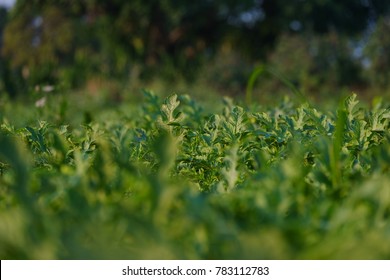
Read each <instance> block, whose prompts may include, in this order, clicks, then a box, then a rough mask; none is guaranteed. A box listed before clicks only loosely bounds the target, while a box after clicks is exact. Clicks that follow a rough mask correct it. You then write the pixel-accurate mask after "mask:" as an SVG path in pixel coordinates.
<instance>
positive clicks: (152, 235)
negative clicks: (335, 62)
mask: <svg viewBox="0 0 390 280" xmlns="http://www.w3.org/2000/svg"><path fill="white" fill-rule="evenodd" d="M96 100H100V101H99V102H100V103H99V102H94V99H93V98H91V97H87V98H86V97H80V96H67V97H66V98H65V97H64V96H62V95H55V94H47V95H46V97H45V99H41V100H40V102H37V103H36V104H35V106H34V105H33V104H32V103H31V102H30V103H29V102H24V103H20V102H19V103H12V102H10V101H9V100H8V99H7V98H2V99H1V101H0V123H1V127H0V221H1V222H0V258H1V259H9V258H12V259H14V258H15V259H85V258H88V259H89V258H91V259H95V258H97V259H101V258H103V259H107V258H108V259H111V258H114V259H117V258H126V259H132V258H137V259H138V258H141V259H144V258H145V259H156V258H164V259H165V258H168V259H171V258H172V259H215V258H217V259H242V258H245V259H252V258H271V259H280V258H282V259H313V258H314V259H340V258H341V259H343V258H345V259H355V258H358V259H361V258H363V259H389V258H390V223H389V219H390V175H389V174H390V172H389V167H390V145H389V140H390V134H389V128H390V109H389V105H388V104H386V103H383V102H381V100H380V99H375V100H374V101H373V102H372V105H371V106H366V105H364V104H363V105H362V104H361V103H359V101H358V100H357V97H356V95H351V96H349V97H347V98H345V99H344V100H342V102H340V105H339V107H338V108H337V109H334V110H331V111H329V112H323V111H321V110H320V109H321V108H317V109H316V108H315V107H313V105H311V104H309V103H308V102H305V101H302V102H294V101H291V100H289V99H288V98H286V99H284V100H283V101H282V102H280V103H279V105H277V106H272V107H267V106H261V105H259V104H255V103H253V104H251V105H250V106H246V105H243V104H241V105H239V104H236V103H235V102H233V101H232V100H231V99H228V98H226V99H223V102H220V103H219V104H220V105H216V106H214V107H212V108H205V107H204V106H202V105H201V104H200V103H199V102H196V101H194V100H193V99H191V98H190V97H189V96H186V95H183V96H177V95H171V96H169V97H167V98H165V99H161V98H160V97H158V96H156V95H154V94H153V93H151V92H149V91H145V92H144V97H143V100H142V102H141V103H140V104H141V105H142V106H138V107H137V106H136V105H134V104H135V103H133V102H123V103H120V104H111V105H112V106H110V103H109V102H107V101H105V100H101V97H100V99H96ZM84 102H88V106H86V104H85V103H84Z"/></svg>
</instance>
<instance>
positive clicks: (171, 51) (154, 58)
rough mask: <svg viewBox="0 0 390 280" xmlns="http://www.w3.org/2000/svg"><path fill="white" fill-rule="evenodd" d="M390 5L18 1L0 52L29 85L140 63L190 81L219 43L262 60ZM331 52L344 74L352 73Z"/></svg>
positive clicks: (111, 72) (118, 73) (353, 32)
mask: <svg viewBox="0 0 390 280" xmlns="http://www.w3.org/2000/svg"><path fill="white" fill-rule="evenodd" d="M389 7H390V1H381V0H362V1H356V0H345V1H338V2H336V1H331V0H313V1H305V0H293V1H291V0H289V1H287V0H241V1H239V0H199V1H188V0H163V1H158V0H149V1H143V0H132V1H121V0H113V1H103V0H74V1H65V0H57V1H54V0H30V1H27V0H18V1H17V3H16V5H15V7H14V8H13V9H12V11H11V13H10V17H9V21H8V23H7V26H6V28H5V30H4V47H3V48H2V55H3V57H7V58H9V60H10V62H11V67H12V69H16V70H17V71H19V72H20V73H22V74H23V76H24V77H25V79H26V81H27V83H28V84H30V85H35V84H39V83H55V82H56V81H61V82H62V83H66V84H68V85H69V86H70V87H74V86H77V85H80V84H82V83H83V82H85V80H86V79H88V76H89V75H103V76H106V77H109V78H110V79H112V78H113V77H116V78H120V79H124V80H126V79H128V78H129V75H131V71H132V69H136V68H137V69H139V68H141V77H143V78H147V77H150V76H151V75H154V74H158V75H160V76H163V77H164V78H167V77H169V76H170V77H173V78H176V77H177V75H178V74H180V75H182V76H185V77H186V78H193V77H194V76H195V75H196V74H197V71H198V69H199V66H200V65H202V64H203V63H204V62H207V61H210V60H211V59H212V58H213V57H214V55H215V54H216V53H217V52H218V51H219V50H220V49H221V48H223V49H225V50H226V49H232V50H235V51H238V52H240V55H241V56H245V57H246V58H247V59H251V60H253V61H258V60H261V61H265V60H266V59H267V57H268V54H269V53H270V52H271V51H272V50H273V48H274V47H275V44H276V42H279V41H280V40H278V39H279V38H281V37H280V36H282V35H283V34H295V33H299V34H313V35H316V34H317V35H318V34H319V35H325V34H330V33H331V32H333V33H335V32H337V37H338V38H341V37H343V36H358V35H359V34H361V33H362V32H363V31H364V30H366V28H367V26H368V25H369V24H372V22H374V21H375V20H376V19H377V18H378V17H379V16H381V15H383V14H386V13H388V11H389ZM338 40H339V39H338ZM340 40H341V39H340ZM342 40H344V39H342ZM323 55H324V60H327V59H330V60H332V55H333V54H329V53H327V52H326V51H324V54H323ZM327 56H329V57H327ZM337 56H338V58H337V59H336V60H337V61H338V62H337V63H338V65H339V66H340V67H339V68H338V69H340V71H341V72H343V73H344V71H346V72H350V71H355V69H354V65H352V64H353V63H352V64H350V61H349V60H343V59H344V58H346V56H345V54H340V55H337ZM318 58H319V59H322V58H320V57H319V56H318ZM327 63H332V62H326V63H325V64H324V65H326V64H327ZM345 65H349V66H348V67H347V69H344V70H343V67H344V66H345ZM321 67H322V66H321ZM351 67H352V68H351ZM324 69H329V68H326V67H324ZM170 70H172V71H170ZM343 75H344V74H342V75H341V76H340V77H343V79H344V78H345V77H344V76H343ZM348 75H349V74H348ZM349 77H352V76H348V77H347V78H349Z"/></svg>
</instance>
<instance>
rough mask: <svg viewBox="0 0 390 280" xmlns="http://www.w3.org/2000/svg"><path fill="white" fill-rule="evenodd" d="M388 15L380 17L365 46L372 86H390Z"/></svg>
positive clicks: (389, 18) (389, 19) (389, 24)
mask: <svg viewBox="0 0 390 280" xmlns="http://www.w3.org/2000/svg"><path fill="white" fill-rule="evenodd" d="M389 34H390V17H384V18H381V19H380V20H379V21H378V23H377V24H376V26H375V29H374V31H373V33H372V35H371V38H370V40H369V42H368V44H367V46H366V48H365V54H366V56H367V61H366V67H367V73H368V77H369V80H370V82H371V84H372V85H373V86H377V87H379V88H382V89H383V88H385V87H388V86H390V36H389Z"/></svg>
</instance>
